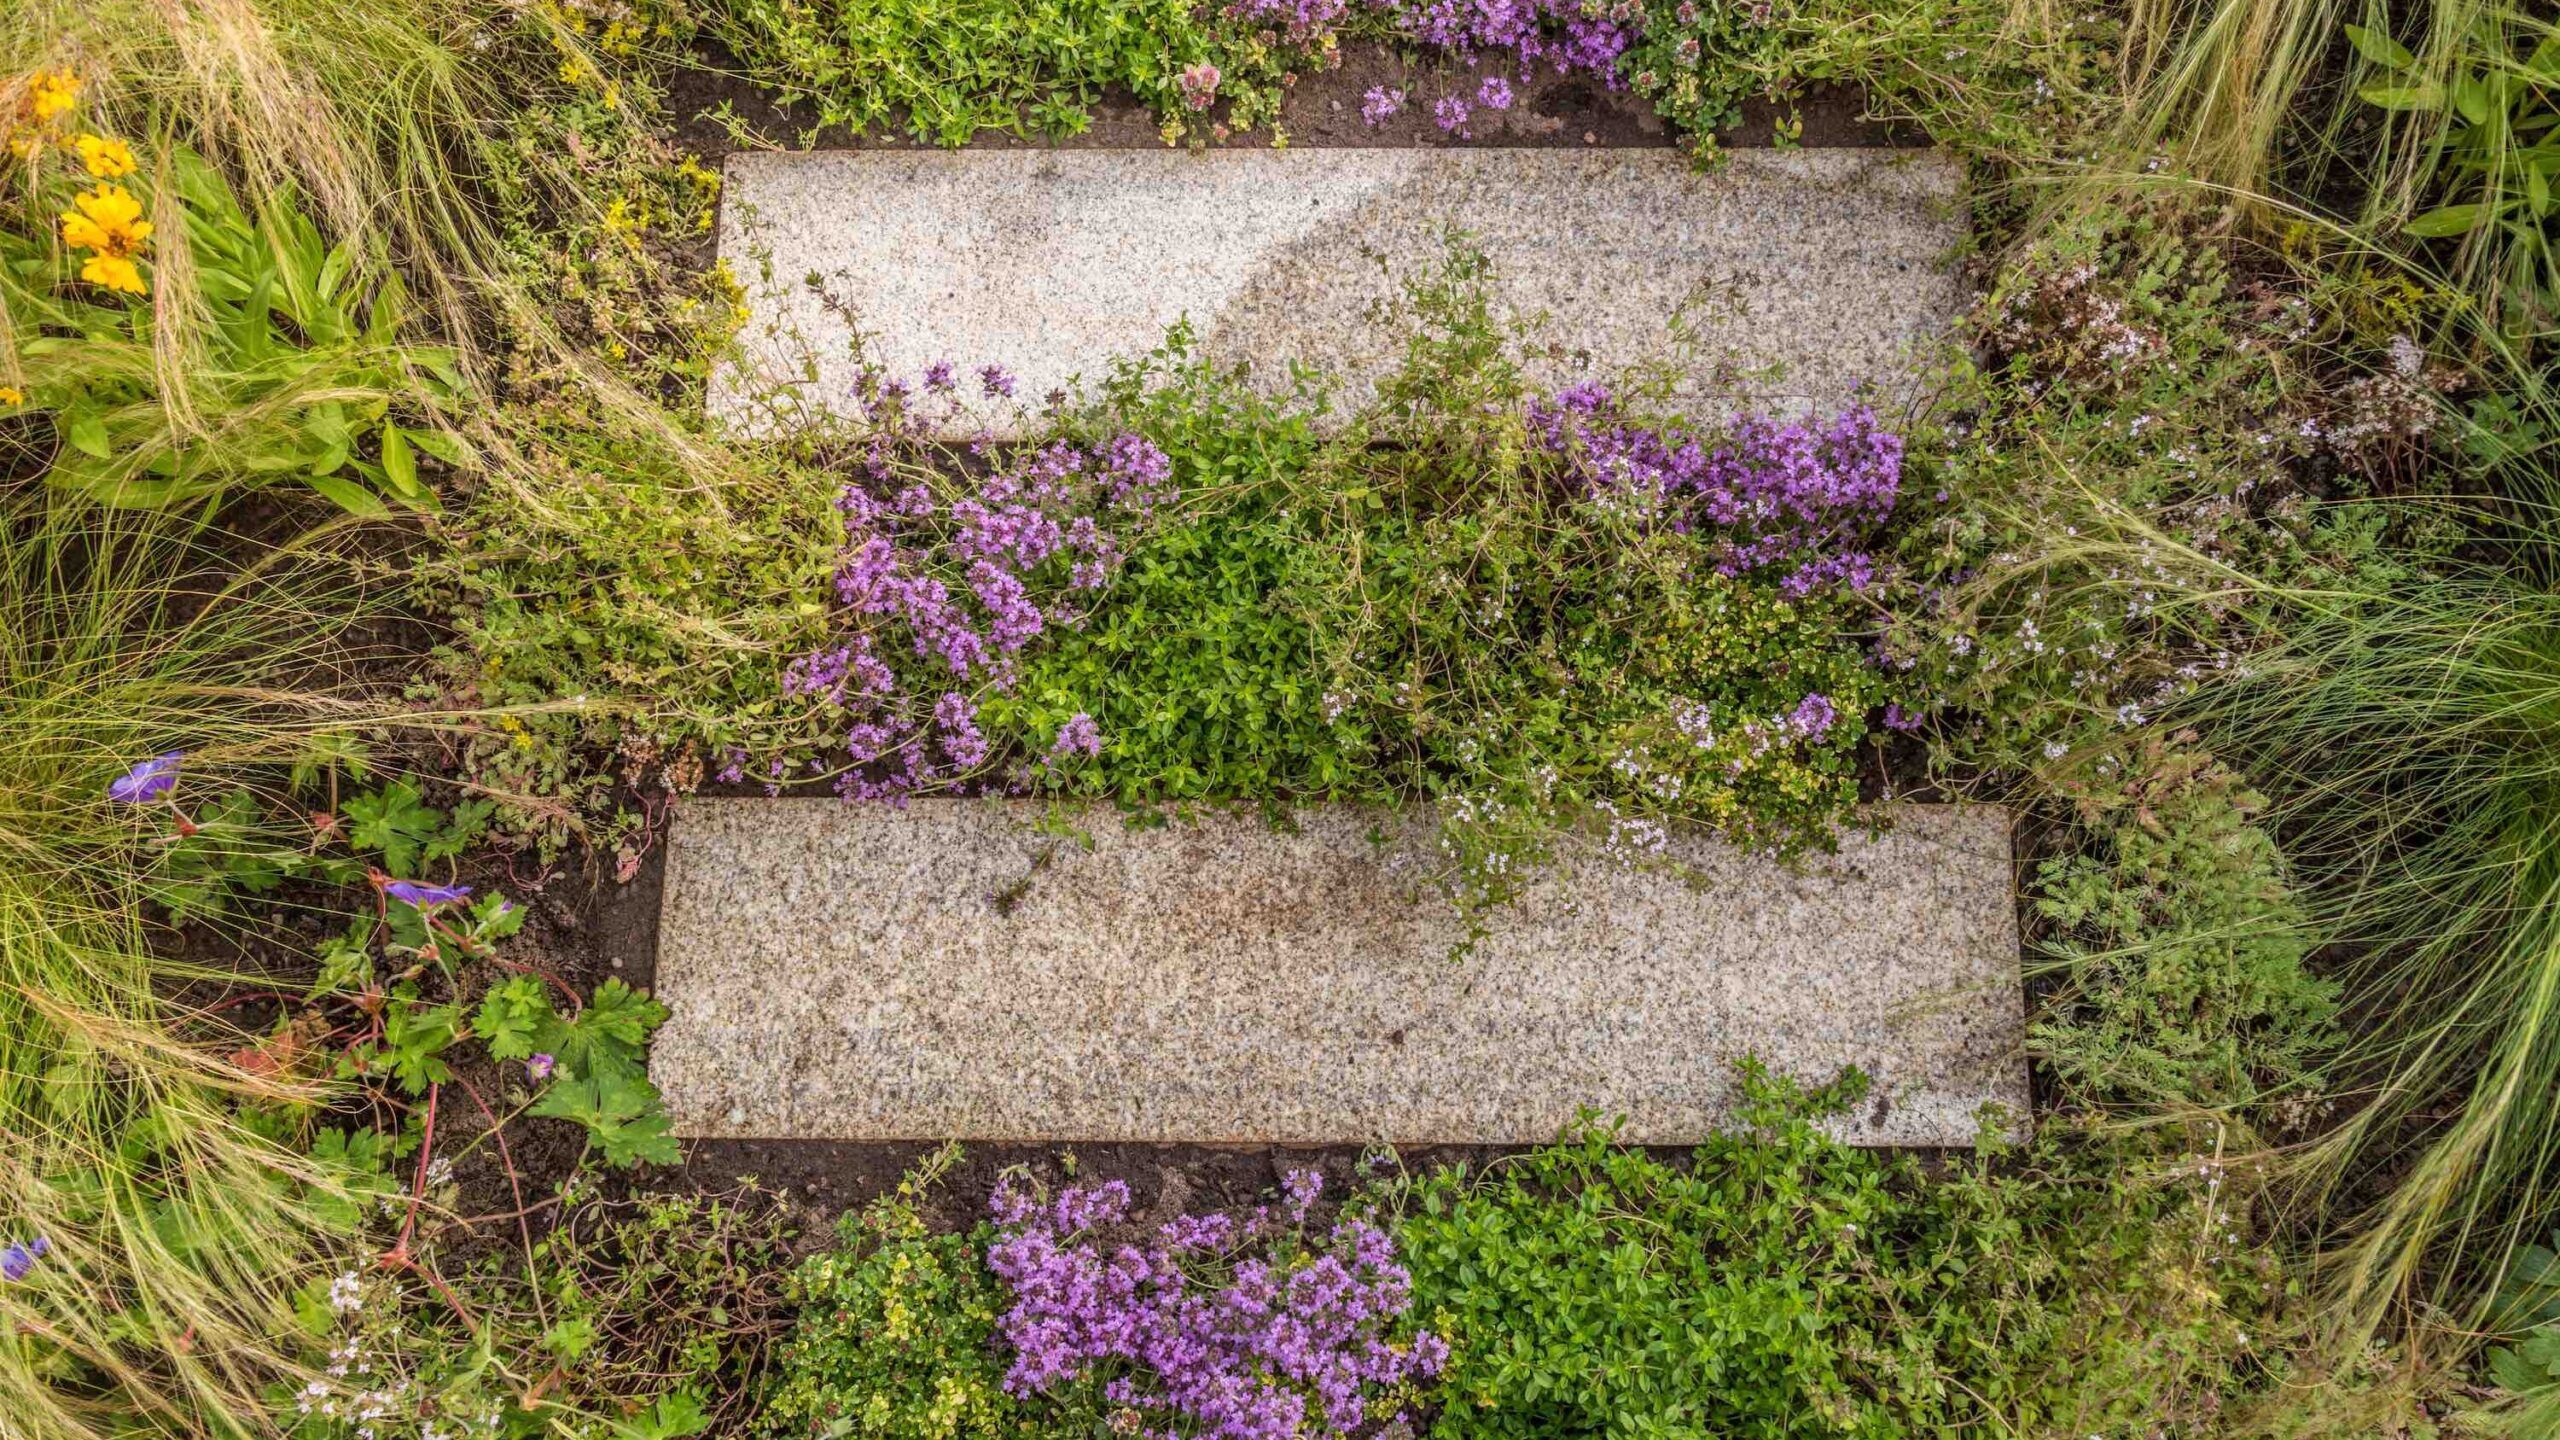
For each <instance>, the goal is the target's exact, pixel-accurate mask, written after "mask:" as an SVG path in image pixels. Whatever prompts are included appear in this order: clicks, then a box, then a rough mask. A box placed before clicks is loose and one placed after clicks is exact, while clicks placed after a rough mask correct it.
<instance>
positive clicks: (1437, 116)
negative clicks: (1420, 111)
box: [1431, 95, 1472, 139]
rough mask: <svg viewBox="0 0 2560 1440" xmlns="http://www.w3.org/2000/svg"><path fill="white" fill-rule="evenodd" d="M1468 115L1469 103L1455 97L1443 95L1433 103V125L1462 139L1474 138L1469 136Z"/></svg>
mask: <svg viewBox="0 0 2560 1440" xmlns="http://www.w3.org/2000/svg"><path fill="white" fill-rule="evenodd" d="M1468 113H1469V112H1468V110H1467V102H1466V101H1464V100H1461V99H1459V98H1458V97H1457V96H1455V95H1443V96H1441V97H1440V98H1439V99H1437V100H1435V101H1433V102H1432V103H1431V120H1432V123H1433V124H1436V125H1438V126H1439V127H1440V128H1441V129H1442V130H1443V131H1445V132H1447V133H1448V134H1451V135H1455V136H1458V137H1459V138H1460V139H1469V138H1472V137H1471V136H1469V135H1468V134H1467V115H1468Z"/></svg>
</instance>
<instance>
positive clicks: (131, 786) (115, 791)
mask: <svg viewBox="0 0 2560 1440" xmlns="http://www.w3.org/2000/svg"><path fill="white" fill-rule="evenodd" d="M186 758H187V752H186V751H184V750H172V751H170V752H168V753H167V754H165V755H159V756H155V757H153V758H151V759H149V760H145V761H143V762H142V763H141V764H139V765H136V766H134V767H133V768H132V769H130V770H127V771H126V772H124V774H122V775H120V776H117V777H116V778H115V779H113V780H110V781H108V782H107V798H108V799H110V800H114V801H118V802H120V803H122V804H126V805H140V804H144V803H146V802H148V801H152V800H157V799H160V798H161V797H162V796H165V795H167V794H168V793H169V792H170V791H172V790H175V789H177V788H178V766H179V764H180V763H181V762H183V761H184V760H185V759H186Z"/></svg>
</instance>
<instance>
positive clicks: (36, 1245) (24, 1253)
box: [0, 1235, 53, 1285]
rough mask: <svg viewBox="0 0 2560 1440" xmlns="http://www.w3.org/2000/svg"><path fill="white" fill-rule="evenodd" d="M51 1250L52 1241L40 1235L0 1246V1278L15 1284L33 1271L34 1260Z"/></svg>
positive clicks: (34, 1266)
mask: <svg viewBox="0 0 2560 1440" xmlns="http://www.w3.org/2000/svg"><path fill="white" fill-rule="evenodd" d="M52 1250H53V1242H52V1241H50V1240H48V1239H46V1238H45V1237H43V1236H42V1235H38V1236H37V1237H35V1238H34V1239H32V1240H27V1241H23V1242H17V1243H12V1244H10V1245H8V1246H5V1247H0V1280H6V1281H8V1282H9V1283H10V1284H12V1285H15V1284H17V1283H18V1282H19V1281H21V1280H24V1279H26V1278H27V1276H28V1275H30V1274H32V1273H33V1272H34V1270H35V1268H36V1262H37V1261H39V1260H41V1259H43V1258H44V1257H45V1256H46V1255H47V1254H49V1253H51V1252H52Z"/></svg>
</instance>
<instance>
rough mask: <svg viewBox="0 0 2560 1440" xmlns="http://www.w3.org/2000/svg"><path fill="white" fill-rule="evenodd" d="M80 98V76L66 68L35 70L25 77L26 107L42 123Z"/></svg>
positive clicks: (37, 121)
mask: <svg viewBox="0 0 2560 1440" xmlns="http://www.w3.org/2000/svg"><path fill="white" fill-rule="evenodd" d="M79 99H80V77H79V76H77V75H74V74H72V73H71V72H70V71H68V70H57V71H54V72H52V73H50V74H47V73H46V72H44V71H41V70H39V71H37V72H36V73H35V74H33V75H30V76H28V77H27V108H28V109H29V110H30V111H32V112H33V113H34V115H35V117H36V123H38V124H42V123H44V122H45V121H47V120H50V119H52V118H53V117H54V116H56V115H59V114H61V113H62V112H63V111H65V110H68V109H70V108H71V107H72V106H73V105H74V104H77V103H78V102H79Z"/></svg>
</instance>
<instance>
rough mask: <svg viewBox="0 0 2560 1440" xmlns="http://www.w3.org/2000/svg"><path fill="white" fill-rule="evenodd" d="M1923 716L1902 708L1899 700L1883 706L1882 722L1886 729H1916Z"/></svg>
mask: <svg viewBox="0 0 2560 1440" xmlns="http://www.w3.org/2000/svg"><path fill="white" fill-rule="evenodd" d="M1925 718H1926V717H1925V716H1922V715H1919V714H1916V713H1914V712H1912V711H1909V710H1905V709H1903V708H1902V706H1901V704H1900V703H1899V702H1896V703H1894V704H1891V705H1887V706H1885V707H1884V724H1885V728H1886V729H1888V730H1917V729H1919V728H1920V722H1921V721H1922V720H1923V719H1925Z"/></svg>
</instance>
